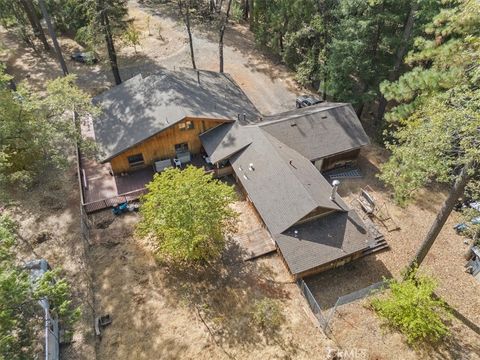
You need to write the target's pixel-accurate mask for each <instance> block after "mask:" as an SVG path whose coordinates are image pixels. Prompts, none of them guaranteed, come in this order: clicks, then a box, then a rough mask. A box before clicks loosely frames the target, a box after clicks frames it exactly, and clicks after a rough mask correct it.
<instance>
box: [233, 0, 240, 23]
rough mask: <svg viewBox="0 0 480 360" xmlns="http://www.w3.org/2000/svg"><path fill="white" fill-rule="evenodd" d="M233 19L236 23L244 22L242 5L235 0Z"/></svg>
mask: <svg viewBox="0 0 480 360" xmlns="http://www.w3.org/2000/svg"><path fill="white" fill-rule="evenodd" d="M232 18H233V20H235V21H236V22H240V21H242V20H243V9H242V7H241V5H240V4H239V3H238V2H236V1H235V0H233V1H232Z"/></svg>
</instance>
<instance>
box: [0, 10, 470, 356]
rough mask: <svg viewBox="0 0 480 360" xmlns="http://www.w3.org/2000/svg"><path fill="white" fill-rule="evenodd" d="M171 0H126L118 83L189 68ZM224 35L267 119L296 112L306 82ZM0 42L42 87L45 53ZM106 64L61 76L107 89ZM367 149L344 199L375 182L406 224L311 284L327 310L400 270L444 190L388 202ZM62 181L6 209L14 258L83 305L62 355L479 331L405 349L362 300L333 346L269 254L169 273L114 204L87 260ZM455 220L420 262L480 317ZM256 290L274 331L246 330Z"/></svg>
mask: <svg viewBox="0 0 480 360" xmlns="http://www.w3.org/2000/svg"><path fill="white" fill-rule="evenodd" d="M172 6H174V5H173V4H164V5H158V7H156V8H155V9H152V8H148V7H146V6H145V5H139V4H137V2H135V1H130V2H129V7H130V17H131V19H132V21H133V22H134V24H135V26H136V27H137V28H139V29H140V30H141V31H142V41H141V46H140V47H139V48H138V49H137V52H135V51H134V49H133V48H132V47H128V46H125V45H123V46H118V52H119V62H120V68H121V73H122V76H123V78H124V79H127V78H129V77H131V76H133V75H135V74H137V73H139V72H141V73H143V74H144V75H148V74H149V73H154V72H155V71H156V70H158V69H160V68H162V67H166V68H169V69H177V68H179V67H182V66H184V67H190V66H191V63H190V54H189V49H188V43H187V37H186V33H185V29H184V26H183V24H182V23H181V22H179V21H178V18H177V17H176V15H175V11H173V10H172ZM148 14H150V15H151V18H150V34H151V35H149V30H148V27H147V20H146V19H147V17H148ZM159 26H160V28H161V38H159V37H158V28H159ZM193 32H194V45H195V52H196V57H197V66H198V68H200V69H206V70H217V69H218V44H217V36H218V33H217V31H216V30H212V31H207V30H205V29H204V28H202V29H200V28H198V29H197V28H194V30H193ZM225 36H226V39H225V40H226V41H225V71H226V72H228V73H230V74H231V75H232V77H233V78H234V79H235V80H236V81H237V82H238V84H239V85H240V86H241V87H242V89H243V90H244V91H245V92H246V94H247V95H248V96H249V97H250V99H251V100H252V101H253V103H254V104H255V105H256V106H257V107H258V108H259V110H260V111H261V112H263V113H265V114H269V113H273V112H278V111H283V110H289V109H291V108H293V107H294V100H295V96H296V95H298V94H299V93H300V92H303V90H301V89H300V88H299V87H298V86H297V85H296V83H295V81H294V79H293V76H292V73H291V72H289V71H287V69H286V68H285V67H284V66H283V65H280V64H278V63H277V62H275V61H274V60H272V59H271V58H270V57H269V56H267V55H264V54H262V53H261V52H260V51H259V50H257V48H256V47H255V44H254V40H253V36H252V34H251V33H250V32H249V31H248V29H247V28H246V27H245V26H243V25H238V24H234V25H232V26H230V27H229V28H228V29H227V32H226V35H225ZM60 41H61V45H62V48H63V50H64V54H65V57H66V58H68V57H69V54H70V53H71V52H73V51H75V50H78V49H81V47H80V46H79V45H78V44H77V43H75V42H74V41H73V40H71V39H67V38H61V39H60ZM0 43H2V44H3V45H4V46H3V47H4V49H5V50H6V51H4V52H3V55H0V60H5V61H6V62H7V69H8V71H9V72H10V73H12V74H13V75H15V80H16V81H20V80H25V82H26V83H28V84H29V86H32V87H34V88H36V89H40V90H41V89H43V87H44V84H45V80H47V79H53V78H55V77H57V76H60V75H61V73H60V71H59V67H58V65H57V63H56V61H55V58H54V56H53V55H52V54H44V53H40V54H38V53H35V52H34V51H32V50H31V49H30V48H27V47H26V46H25V45H24V44H23V43H22V42H20V41H19V40H18V38H17V37H16V36H15V35H12V34H11V33H8V32H7V31H5V29H3V28H1V27H0ZM101 55H104V54H101ZM102 59H103V61H102V62H101V63H100V64H98V65H95V66H86V65H83V64H77V63H74V62H72V61H67V63H68V66H69V68H70V71H71V72H72V73H75V74H77V77H78V83H79V85H80V86H81V87H82V88H84V89H87V90H88V91H89V92H90V93H91V94H93V95H95V94H98V93H100V92H101V91H103V90H105V89H108V88H110V87H111V86H112V76H111V73H110V70H109V67H108V63H107V62H106V61H105V56H102ZM363 155H364V156H363V157H362V163H361V169H362V171H363V173H364V175H365V177H364V178H363V179H359V180H350V181H342V185H341V189H340V194H341V195H342V196H345V197H346V198H347V200H348V201H352V200H353V198H354V197H355V195H356V194H358V191H359V189H360V188H361V187H363V186H364V185H366V184H368V185H370V186H371V187H372V188H373V194H374V196H375V197H376V199H377V200H378V201H379V202H381V203H383V202H385V203H386V204H387V206H388V209H389V211H390V213H391V214H392V215H393V217H394V218H395V220H396V221H397V223H399V225H400V227H401V230H400V231H396V232H391V233H388V232H386V231H384V229H382V228H381V226H380V230H381V231H383V232H384V233H385V235H386V239H387V241H388V243H389V245H390V247H391V249H390V250H389V251H386V252H383V253H379V254H376V255H372V256H370V257H368V258H364V259H361V260H359V261H357V262H354V263H353V264H352V266H348V267H345V268H342V269H337V270H334V271H331V272H327V273H325V274H322V275H319V276H317V277H315V278H314V279H310V281H312V282H314V283H315V284H316V288H317V289H321V291H318V292H316V295H317V298H318V300H319V303H320V305H321V306H322V307H323V308H324V309H329V308H331V306H332V305H333V303H334V301H335V299H336V298H337V297H338V296H341V295H344V294H346V293H349V292H351V291H354V290H357V289H359V288H362V287H364V286H367V285H370V284H371V283H373V282H376V281H379V280H381V278H382V277H383V276H385V277H392V276H398V275H399V274H400V271H401V270H402V269H403V268H404V267H405V265H406V264H407V263H408V260H409V259H410V258H411V257H412V256H413V254H414V252H415V250H416V248H417V246H418V245H419V243H420V241H421V240H422V237H423V236H424V234H425V233H426V232H427V230H428V227H429V225H430V223H431V221H432V220H433V218H434V216H435V214H436V211H438V209H439V207H440V204H441V202H442V200H443V199H444V197H445V191H444V190H443V189H439V188H430V189H427V190H425V191H424V192H423V193H422V194H421V196H420V198H419V200H418V201H416V202H415V203H413V204H411V205H409V206H408V207H406V208H399V207H397V206H395V205H393V204H392V202H391V198H390V194H389V192H388V191H387V189H385V188H384V187H383V186H382V184H381V183H380V182H379V181H378V180H377V179H376V178H375V174H376V173H377V172H378V166H379V165H380V164H381V163H382V162H383V161H385V159H386V156H387V154H386V153H385V151H383V150H381V149H379V148H377V147H375V146H372V147H370V149H369V150H368V151H366V152H364V153H363ZM58 180H59V181H58V184H55V185H52V184H44V185H42V186H39V187H38V188H36V189H35V190H34V191H33V192H32V193H30V194H28V195H27V196H23V197H21V196H19V197H18V199H17V203H16V206H15V207H14V208H12V209H11V211H12V212H13V214H14V216H15V218H17V219H18V220H19V221H20V222H21V225H22V228H23V230H22V235H23V237H24V238H25V239H26V241H28V244H27V243H23V244H22V246H21V253H22V254H24V255H25V258H32V257H37V256H43V257H46V258H47V259H48V260H49V262H51V264H52V265H54V266H61V267H62V268H63V269H64V272H65V274H66V276H67V279H68V280H69V281H70V282H71V283H72V285H73V289H74V293H75V299H76V303H77V304H83V307H84V309H85V311H84V315H83V318H82V320H81V321H80V323H79V324H78V329H77V332H76V335H75V338H74V343H73V344H72V346H70V347H68V349H66V353H65V354H66V355H67V356H65V358H68V359H77V358H78V359H92V358H94V352H95V344H96V352H97V353H98V358H99V359H112V358H115V359H117V358H118V359H127V358H139V359H142V358H144V359H149V358H172V359H173V358H185V359H187V358H198V359H202V358H204V359H207V358H237V359H243V358H250V359H254V358H295V359H302V358H305V359H307V358H308V359H323V358H325V357H326V355H325V353H326V348H327V347H329V346H334V347H338V348H343V349H346V350H347V351H348V350H349V349H360V350H362V351H363V350H365V351H366V352H367V354H368V355H367V358H371V359H390V358H392V357H394V358H399V359H414V358H452V359H459V358H461V359H471V358H472V359H475V358H478V357H476V356H477V355H476V354H479V353H480V349H479V348H478V344H480V338H479V337H478V335H477V334H475V333H474V332H473V331H471V330H470V329H468V328H467V327H466V326H465V325H464V324H462V323H459V322H458V321H456V320H452V337H451V338H450V339H449V341H448V342H446V343H444V345H443V346H440V347H438V349H434V350H433V349H430V350H429V349H420V350H412V349H411V348H410V347H408V346H407V345H406V344H405V342H404V338H403V337H402V336H401V335H399V334H398V333H395V332H388V331H384V330H383V329H382V328H381V326H380V325H381V322H380V321H379V320H378V318H377V317H376V316H375V314H374V313H373V312H372V311H371V310H369V309H368V306H366V305H367V300H365V301H357V302H354V303H351V304H348V305H344V306H342V307H340V308H339V309H338V310H337V314H336V316H335V317H334V318H333V322H332V328H333V341H334V343H332V342H331V341H329V340H328V339H327V338H326V337H325V336H324V335H323V334H322V332H321V331H320V330H319V329H318V328H316V327H315V325H314V324H315V322H314V321H315V320H314V319H313V318H312V315H311V313H310V311H309V309H308V307H307V305H306V303H305V301H304V300H303V298H302V297H301V295H300V294H299V292H298V289H297V287H296V285H295V284H293V283H291V282H290V280H289V279H288V276H287V270H286V268H285V267H284V265H283V263H282V262H281V261H280V259H279V257H278V256H277V255H272V256H269V257H266V258H264V259H259V260H257V261H252V262H247V263H244V262H242V261H240V260H239V259H240V256H241V254H242V251H241V249H239V248H238V247H236V246H235V244H229V246H228V250H227V252H226V255H225V256H224V258H223V259H222V261H221V262H220V263H219V264H217V265H216V267H215V268H214V269H213V270H215V271H217V272H203V273H198V272H196V271H188V270H184V271H180V272H176V273H175V272H174V273H172V271H170V269H168V267H165V266H161V265H159V264H157V263H156V262H155V260H154V259H153V258H152V256H151V255H150V253H149V248H148V244H145V243H143V242H141V241H138V239H136V238H135V237H134V236H133V234H132V229H133V225H134V223H135V222H136V221H137V216H136V215H135V214H128V215H127V216H124V217H120V218H115V219H113V218H110V213H109V212H105V213H103V214H99V215H97V217H100V219H99V218H97V219H94V220H95V222H97V223H98V222H102V221H103V220H105V224H107V225H108V227H107V228H105V229H95V230H93V234H92V238H94V240H95V243H96V245H94V246H93V247H92V248H91V249H90V251H89V257H90V261H88V260H87V259H86V258H85V257H84V255H83V254H84V247H83V244H84V243H83V240H81V235H80V228H79V221H80V220H79V207H78V201H79V200H78V189H77V179H76V177H75V174H74V171H73V169H72V170H71V171H69V172H68V173H67V174H64V176H61V177H59V178H58ZM101 217H104V218H105V219H103V220H102V218H101ZM456 217H457V215H456V214H453V215H452V216H451V218H450V219H449V221H448V223H447V225H446V226H445V228H444V230H443V231H442V233H441V234H440V236H439V238H438V240H437V242H436V244H435V245H434V247H433V248H432V251H431V252H430V254H429V255H428V256H427V258H426V260H425V262H424V264H423V265H422V271H424V272H427V273H429V274H431V275H433V276H435V278H436V279H437V280H438V282H439V288H438V294H439V295H440V296H442V297H443V298H444V299H445V300H446V301H447V302H448V303H449V304H450V305H452V306H453V307H455V308H456V309H457V310H458V311H460V312H461V313H462V314H464V315H465V316H466V317H467V318H469V319H470V320H471V321H472V322H474V323H476V324H478V325H480V315H479V312H478V309H479V308H480V296H479V294H480V284H479V283H478V282H476V281H475V280H474V279H473V278H472V277H471V276H470V275H468V274H466V273H465V272H464V268H463V265H464V264H465V260H464V258H463V254H464V252H465V251H466V249H467V245H465V244H464V243H463V238H462V237H460V236H458V235H456V234H455V232H454V231H453V230H452V224H454V223H455V221H456ZM110 222H111V223H110ZM109 223H110V224H109ZM107 225H106V226H107ZM42 231H46V232H47V233H48V234H49V236H48V240H47V241H45V242H43V243H38V240H37V237H38V234H39V233H40V232H42ZM90 264H91V266H92V267H91V270H93V274H94V279H93V280H92V277H91V272H90V271H89V270H90V268H89V266H90ZM213 270H212V271H213ZM219 273H220V274H221V275H220V276H219V275H218V274H219ZM92 289H94V290H95V307H96V311H97V312H98V313H106V312H109V313H111V314H112V316H113V318H114V321H113V323H112V325H111V326H110V327H109V328H106V329H105V333H104V336H103V338H102V341H101V342H97V343H95V340H94V336H93V328H92V323H91V321H92V318H93V314H92V311H91V310H92V309H91V307H90V304H91V302H92V298H93V294H92ZM263 296H269V297H273V298H276V299H278V300H279V301H281V302H282V304H283V309H284V315H285V318H286V320H285V322H284V325H283V326H282V328H281V329H280V330H279V331H278V332H277V333H276V334H274V336H272V337H265V336H263V335H262V334H261V333H259V332H256V331H254V330H253V328H252V327H251V326H250V325H249V323H248V321H246V319H248V316H249V310H248V308H249V306H250V305H251V304H252V302H253V301H254V300H255V299H258V298H261V297H263ZM207 325H208V327H207ZM267 339H268V341H267Z"/></svg>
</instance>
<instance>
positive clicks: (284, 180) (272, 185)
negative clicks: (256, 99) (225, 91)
mask: <svg viewBox="0 0 480 360" xmlns="http://www.w3.org/2000/svg"><path fill="white" fill-rule="evenodd" d="M255 129H256V130H255V133H254V136H253V139H252V142H251V144H249V145H248V146H247V147H246V148H245V149H243V150H241V151H240V152H239V153H237V154H235V155H233V156H232V157H231V158H230V163H231V164H232V166H233V170H234V171H235V173H236V175H237V178H238V180H239V181H240V182H241V183H242V185H243V187H244V188H245V189H246V191H247V192H248V196H249V198H250V199H251V201H252V202H253V203H254V204H255V208H256V209H257V211H258V212H259V213H260V216H261V217H262V219H263V220H264V222H265V224H266V225H267V227H268V228H269V230H270V232H272V233H273V234H278V233H281V232H283V231H285V230H286V229H288V228H289V227H291V226H292V225H294V224H296V223H297V222H298V221H300V220H301V219H303V218H304V217H305V216H306V215H308V214H310V213H311V212H313V211H314V210H316V209H318V208H324V209H330V210H335V211H338V210H343V209H344V208H345V209H346V205H345V204H344V203H343V201H341V202H340V203H335V202H333V201H331V200H330V199H329V196H330V193H331V186H330V184H328V182H327V181H326V180H325V178H323V176H322V175H321V174H320V173H319V172H318V170H317V169H316V168H315V166H313V164H312V163H311V162H310V161H309V160H307V159H305V158H303V157H302V156H301V155H300V154H298V153H295V151H294V150H292V149H288V148H287V147H286V146H284V145H283V144H281V143H279V142H278V141H277V140H276V139H274V138H272V137H271V136H270V135H268V134H267V133H265V132H263V131H262V130H261V129H260V128H258V127H256V128H255ZM282 145H283V146H282ZM294 153H295V154H294ZM290 159H294V160H293V161H292V163H294V165H295V168H294V167H293V166H292V164H290V163H289V161H290ZM250 164H252V167H250Z"/></svg>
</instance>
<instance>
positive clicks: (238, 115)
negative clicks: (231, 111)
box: [237, 113, 240, 121]
mask: <svg viewBox="0 0 480 360" xmlns="http://www.w3.org/2000/svg"><path fill="white" fill-rule="evenodd" d="M237 118H238V121H240V113H238V114H237Z"/></svg>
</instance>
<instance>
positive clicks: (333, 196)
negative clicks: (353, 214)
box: [330, 180, 340, 201]
mask: <svg viewBox="0 0 480 360" xmlns="http://www.w3.org/2000/svg"><path fill="white" fill-rule="evenodd" d="M339 185H340V181H338V180H333V182H332V186H333V187H332V195H331V196H330V200H332V201H334V200H335V195H337V189H338V186H339Z"/></svg>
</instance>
